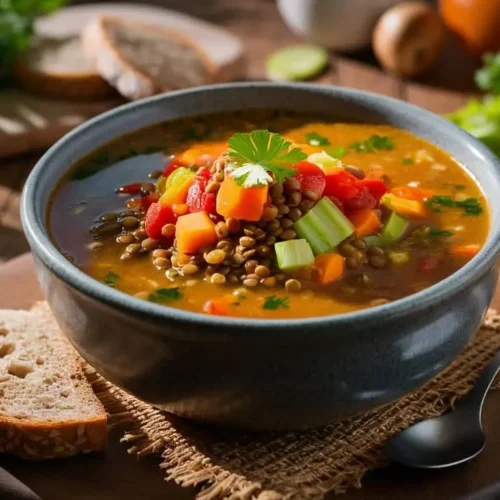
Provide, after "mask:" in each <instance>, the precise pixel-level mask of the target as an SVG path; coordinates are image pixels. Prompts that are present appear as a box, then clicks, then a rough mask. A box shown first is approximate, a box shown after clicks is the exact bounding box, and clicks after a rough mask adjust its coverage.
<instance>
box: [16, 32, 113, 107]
mask: <svg viewBox="0 0 500 500" xmlns="http://www.w3.org/2000/svg"><path fill="white" fill-rule="evenodd" d="M14 74H15V78H16V80H17V82H18V83H19V84H20V85H21V87H23V88H25V89H26V90H29V91H31V92H35V93H38V94H44V95H48V96H50V97H56V98H59V99H97V98H104V97H107V96H111V95H113V94H114V93H115V91H114V89H113V88H112V87H110V86H109V85H108V83H107V82H106V81H105V80H103V79H102V78H101V76H100V75H99V73H98V71H97V69H96V67H95V65H94V64H93V63H91V62H90V61H89V60H88V59H87V58H86V56H85V54H84V52H83V46H82V41H81V38H80V36H72V37H67V38H36V39H35V40H34V42H33V43H32V44H31V46H30V47H29V48H28V50H27V51H26V52H25V53H24V54H23V55H22V56H21V57H20V58H19V60H18V61H17V62H16V65H15V68H14Z"/></svg>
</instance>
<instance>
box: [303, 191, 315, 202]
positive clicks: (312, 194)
mask: <svg viewBox="0 0 500 500" xmlns="http://www.w3.org/2000/svg"><path fill="white" fill-rule="evenodd" d="M304 198H307V199H308V200H311V201H318V198H319V196H318V193H316V191H310V190H307V191H304Z"/></svg>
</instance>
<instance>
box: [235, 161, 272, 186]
mask: <svg viewBox="0 0 500 500" xmlns="http://www.w3.org/2000/svg"><path fill="white" fill-rule="evenodd" d="M231 175H232V176H233V179H234V180H235V181H236V184H238V186H240V187H246V188H248V187H256V186H267V185H268V184H269V183H270V182H272V180H273V178H272V177H271V176H270V175H269V174H268V173H267V171H266V169H265V168H264V167H261V166H260V165H255V164H254V163H244V164H243V165H242V166H241V167H238V168H235V169H234V170H232V173H231Z"/></svg>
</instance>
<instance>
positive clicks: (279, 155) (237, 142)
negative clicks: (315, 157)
mask: <svg viewBox="0 0 500 500" xmlns="http://www.w3.org/2000/svg"><path fill="white" fill-rule="evenodd" d="M228 144H229V152H228V156H229V158H230V159H231V160H232V161H233V162H234V163H233V165H231V166H232V167H233V169H232V174H231V175H232V176H233V178H234V179H235V180H236V184H238V186H242V187H253V186H262V185H267V184H269V182H271V181H272V177H271V176H270V175H269V173H271V174H273V175H274V179H275V180H276V182H278V183H283V182H284V181H285V179H287V178H288V177H292V176H293V175H294V174H295V172H296V171H295V169H293V168H288V167H289V166H290V165H293V164H295V163H298V162H299V161H302V160H305V159H306V158H307V155H306V154H305V153H304V152H303V151H302V150H301V149H300V148H293V149H290V146H291V145H292V143H291V142H289V141H286V140H285V139H284V138H283V137H282V136H281V135H279V134H272V133H271V132H269V131H268V130H254V131H253V132H250V133H249V134H241V133H239V134H235V135H233V137H231V138H230V139H229V140H228Z"/></svg>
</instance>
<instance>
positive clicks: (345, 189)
mask: <svg viewBox="0 0 500 500" xmlns="http://www.w3.org/2000/svg"><path fill="white" fill-rule="evenodd" d="M357 183H358V179H356V177H354V175H352V174H350V173H349V172H347V171H346V170H340V169H339V170H338V171H336V172H335V173H332V174H330V175H328V176H326V186H325V195H326V196H333V197H334V198H336V199H337V200H339V201H340V202H341V203H345V202H346V201H347V200H348V199H349V198H353V197H354V196H356V195H357V194H358V193H359V188H358V186H357Z"/></svg>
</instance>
